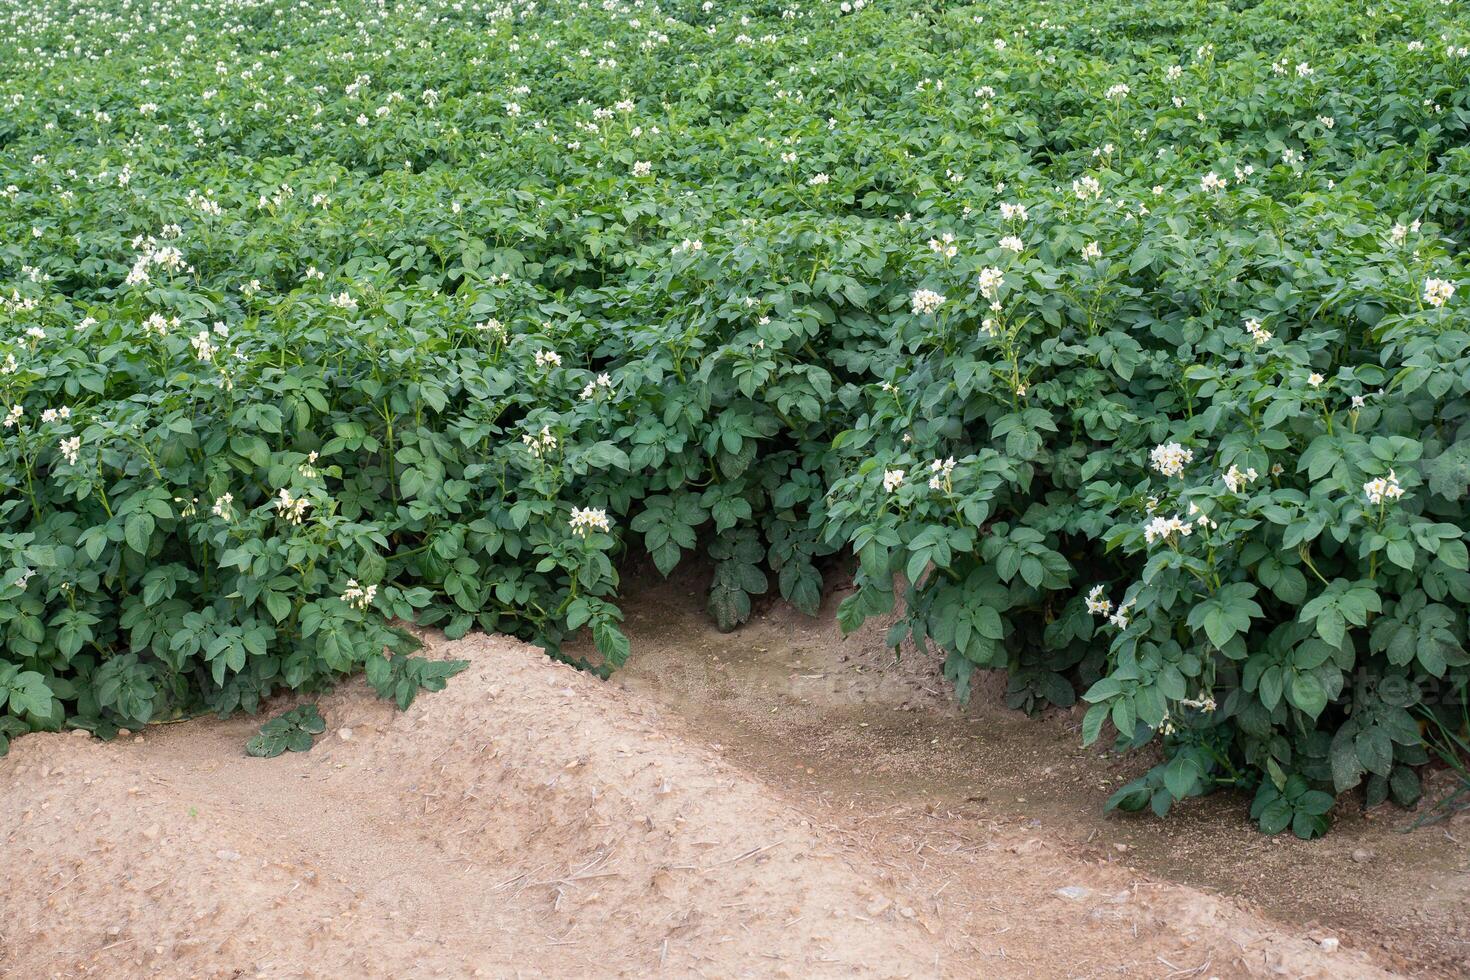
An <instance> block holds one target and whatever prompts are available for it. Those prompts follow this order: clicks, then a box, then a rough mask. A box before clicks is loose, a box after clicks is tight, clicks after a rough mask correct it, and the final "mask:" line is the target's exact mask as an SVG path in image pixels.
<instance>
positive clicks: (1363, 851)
mask: <svg viewBox="0 0 1470 980" xmlns="http://www.w3.org/2000/svg"><path fill="white" fill-rule="evenodd" d="M1353 860H1354V861H1355V862H1357V863H1358V864H1367V863H1368V862H1369V861H1371V860H1373V852H1372V851H1370V850H1368V849H1367V848H1365V847H1360V848H1358V849H1357V850H1356V851H1353Z"/></svg>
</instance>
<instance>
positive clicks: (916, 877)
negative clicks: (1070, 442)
mask: <svg viewBox="0 0 1470 980" xmlns="http://www.w3.org/2000/svg"><path fill="white" fill-rule="evenodd" d="M648 609H649V613H648V614H649V615H650V616H652V617H654V619H655V620H658V621H659V622H660V625H661V627H662V628H661V633H663V634H665V635H668V634H669V633H670V628H671V627H677V628H679V629H682V628H684V624H682V623H680V622H674V623H671V622H670V621H669V620H668V616H667V615H666V612H667V611H665V612H660V610H659V609H658V608H657V607H655V606H652V605H650V606H649V607H648ZM763 630H764V631H765V632H762V631H763ZM706 635H708V636H717V635H718V634H713V633H709V634H705V633H699V634H696V635H695V637H694V638H691V639H690V640H689V643H691V644H694V648H693V649H692V650H691V649H686V651H685V652H686V654H692V655H689V656H685V657H684V658H683V659H682V660H673V659H669V657H668V655H667V653H666V652H665V653H661V652H660V650H664V647H660V646H656V645H654V644H652V643H651V642H645V644H644V646H645V647H647V649H646V651H644V650H640V657H643V656H644V655H645V653H646V659H644V660H641V661H640V663H641V666H640V667H639V668H638V670H637V671H635V672H630V673H629V674H627V675H625V677H624V680H623V681H621V682H619V683H615V684H603V683H601V682H598V681H596V680H594V679H592V678H589V677H587V676H585V675H581V674H578V673H576V672H575V671H572V670H570V669H569V668H565V667H561V666H558V665H555V664H553V663H551V662H550V661H548V660H546V659H545V658H544V657H542V656H541V655H540V654H539V653H537V652H536V651H534V650H531V649H530V648H528V647H525V646H523V645H521V644H518V643H515V642H512V641H509V640H505V639H500V638H491V637H472V638H469V639H466V640H464V641H460V642H458V643H455V644H448V643H444V642H442V641H441V642H431V644H430V648H429V651H428V655H430V656H449V655H453V656H459V657H464V658H466V659H469V660H471V662H472V665H471V667H470V668H469V669H468V670H467V671H465V672H464V673H463V674H461V675H459V676H458V677H456V678H455V679H454V681H453V682H452V683H451V684H450V687H449V689H448V690H446V691H444V692H442V693H439V694H434V695H426V696H424V697H421V698H420V699H419V700H418V702H417V703H416V704H415V705H414V706H413V707H412V708H411V709H410V710H409V711H408V712H406V713H401V714H400V713H398V712H395V711H394V710H392V709H391V708H390V707H389V706H387V705H385V704H384V703H382V702H379V701H377V700H376V699H375V698H373V697H371V695H370V694H369V693H368V692H366V691H365V689H364V688H363V687H362V686H361V685H360V683H353V684H351V685H348V686H347V687H345V688H344V689H343V690H341V691H339V692H337V693H335V694H333V695H330V696H328V697H325V698H323V699H322V700H321V708H322V712H323V714H324V716H325V717H326V719H327V721H328V724H329V726H330V727H329V733H328V734H327V735H326V736H324V737H323V738H322V740H321V741H320V742H319V744H318V746H317V747H316V748H315V749H313V751H311V752H310V753H307V754H303V755H287V756H284V757H282V758H279V759H274V760H259V759H250V758H247V757H245V756H244V755H243V753H242V745H243V742H244V740H245V737H246V736H247V735H248V733H249V732H250V731H251V729H252V727H253V726H252V723H251V721H250V720H248V719H236V720H231V721H227V722H219V721H214V720H199V721H195V722H190V723H187V724H182V725H170V726H160V727H157V728H150V729H149V730H148V732H147V734H146V736H144V737H134V738H128V739H123V740H120V741H118V742H115V743H113V744H102V743H99V742H96V741H93V740H91V739H88V738H86V737H82V736H77V735H35V736H27V737H25V738H22V739H19V740H18V741H17V742H16V743H15V745H14V747H13V748H12V751H11V754H10V755H9V757H7V758H5V759H3V760H0V842H3V858H4V861H3V865H0V866H3V873H0V895H3V896H4V898H3V903H4V908H3V910H0V974H3V975H5V976H15V977H28V978H29V977H52V976H55V977H70V976H98V977H109V978H112V977H133V976H165V977H183V976H190V977H193V976H208V977H226V976H228V977H236V976H263V977H272V978H274V977H298V976H300V977H318V976H319V977H341V976H354V977H355V976H374V977H376V976H385V977H386V976H409V975H412V976H434V975H443V976H456V977H457V976H473V975H482V976H496V977H500V976H505V977H509V976H528V977H529V976H603V975H622V976H634V975H636V976H644V975H650V974H660V975H669V976H710V977H735V976H789V977H813V976H844V977H847V976H864V977H866V976H878V977H931V976H933V977H971V976H986V977H1007V976H1015V977H1036V976H1047V977H1051V976H1057V977H1061V976H1127V977H1142V976H1147V977H1184V976H1200V977H1209V976H1219V977H1231V976H1268V975H1287V976H1320V977H1329V976H1331V977H1355V976H1364V977H1370V976H1384V975H1387V974H1386V973H1385V972H1384V971H1383V970H1382V969H1381V967H1382V966H1384V965H1388V961H1387V960H1386V959H1385V958H1384V957H1383V955H1382V953H1381V951H1376V950H1370V949H1365V948H1360V947H1359V945H1358V944H1356V943H1354V942H1353V941H1352V939H1351V937H1348V936H1343V937H1342V947H1341V948H1339V949H1338V950H1337V951H1336V952H1333V953H1328V952H1326V951H1324V950H1323V949H1322V948H1321V947H1320V946H1319V945H1318V944H1317V943H1316V942H1314V941H1313V938H1312V937H1311V936H1309V935H1308V934H1307V931H1305V930H1303V929H1301V928H1297V927H1296V926H1294V925H1292V924H1286V925H1282V924H1278V923H1277V922H1276V921H1273V920H1272V919H1270V918H1267V917H1265V916H1263V915H1261V914H1259V913H1257V912H1254V911H1251V910H1249V909H1246V908H1243V907H1241V906H1239V905H1237V904H1236V903H1235V902H1233V901H1231V900H1228V899H1222V898H1218V897H1215V896H1212V895H1208V894H1204V893H1202V892H1201V891H1199V890H1196V889H1194V888H1192V887H1188V886H1182V885H1175V884H1169V883H1167V882H1164V881H1162V880H1160V879H1159V878H1157V877H1155V876H1152V875H1149V874H1147V873H1142V872H1140V871H1138V870H1135V869H1133V868H1132V867H1130V866H1128V865H1126V864H1125V863H1123V862H1122V861H1118V860H1115V859H1114V858H1115V857H1116V856H1117V855H1115V854H1113V853H1111V852H1110V846H1109V845H1108V843H1106V842H1103V841H1099V842H1097V846H1095V847H1092V848H1091V849H1086V848H1084V849H1078V848H1076V847H1074V846H1072V845H1071V844H1070V843H1069V842H1068V841H1067V840H1066V839H1065V837H1064V836H1061V835H1059V834H1057V833H1056V832H1055V830H1054V829H1053V828H1052V827H1051V826H1050V825H1049V824H1047V823H1045V822H1043V823H1037V824H1032V825H1029V826H1028V825H1027V824H1026V822H1025V821H1017V820H1016V819H1013V818H1012V817H1010V816H1007V815H1005V814H1003V813H1002V812H1001V810H1000V809H991V808H989V807H988V806H987V805H986V804H985V803H983V802H975V801H973V800H972V801H970V802H968V803H967V802H966V801H965V800H964V798H963V797H959V798H956V799H953V800H950V799H945V798H944V797H943V796H942V795H940V794H937V793H932V792H930V790H929V789H928V788H927V787H928V785H929V784H928V783H926V781H925V780H926V779H928V775H927V774H926V773H923V772H899V771H897V770H896V769H894V766H893V761H894V759H895V758H898V757H897V756H895V755H894V754H893V753H892V752H889V751H887V750H883V751H876V750H871V749H864V747H863V746H865V745H871V744H876V742H874V741H869V740H868V739H867V738H866V731H867V730H866V729H864V728H862V727H861V726H863V725H865V724H869V725H870V724H872V723H869V722H862V721H855V722H854V723H853V725H852V726H851V727H852V728H853V730H854V732H862V733H864V737H863V738H862V739H859V740H854V741H852V742H850V743H848V744H847V747H845V748H844V747H843V743H841V742H834V741H830V740H826V741H824V740H822V739H821V738H820V735H819V733H816V732H811V731H810V729H809V728H804V727H802V725H801V723H800V722H801V719H799V718H796V717H795V711H794V710H793V711H792V715H793V718H792V721H793V722H794V723H795V724H793V725H791V726H786V727H783V726H785V725H786V722H785V721H783V720H782V718H783V711H785V710H786V709H785V708H783V707H782V703H783V702H781V699H782V698H783V697H786V695H785V694H783V693H782V692H781V691H780V690H777V689H776V688H775V687H772V688H771V689H769V690H767V691H766V692H765V695H764V697H763V698H762V699H757V698H753V697H751V698H747V697H746V694H748V693H751V692H746V691H742V690H740V689H739V687H738V685H737V686H734V687H731V688H729V689H728V690H726V692H725V693H726V694H727V695H728V697H729V701H728V702H727V703H726V706H725V707H724V708H718V707H709V705H708V704H706V705H705V706H704V708H702V709H701V710H700V711H696V710H693V709H694V707H695V704H696V702H695V701H692V700H690V699H689V698H687V697H685V695H684V693H680V692H692V691H696V690H700V689H702V688H701V685H703V684H706V683H709V682H711V679H713V678H718V677H720V676H722V675H725V672H724V671H721V670H720V669H719V667H718V665H714V664H713V661H710V664H711V667H710V672H709V673H707V674H706V673H705V672H704V661H703V660H702V659H700V658H701V657H703V656H704V655H705V653H706V651H701V650H699V649H698V643H700V642H702V639H703V638H704V637H705V636H706ZM775 635H780V636H786V637H788V638H799V636H798V635H797V634H795V633H793V632H792V629H791V628H790V626H789V624H785V623H782V622H779V621H776V620H772V619H769V618H768V619H767V620H765V621H764V622H763V623H761V622H758V623H756V624H754V625H753V627H752V628H751V631H750V632H749V633H748V634H744V636H743V641H742V640H741V636H742V635H741V634H736V637H735V638H730V637H721V638H720V639H721V640H722V641H725V642H744V643H745V645H746V646H747V647H749V648H750V649H751V650H752V651H754V652H758V653H760V655H761V657H763V656H764V655H765V654H767V653H770V652H771V651H772V649H773V648H772V647H770V646H766V647H765V649H764V650H757V647H759V646H760V643H761V639H762V637H763V636H775ZM669 642H672V640H670V641H669ZM783 655H784V654H783ZM836 656H839V655H835V654H834V660H835V657H836ZM754 659H755V661H756V662H764V661H763V660H761V658H760V657H756V658H754ZM914 666H915V668H917V666H918V665H914ZM781 673H782V676H783V677H784V676H785V675H786V674H788V673H790V671H787V670H786V669H785V668H784V667H783V668H782V672H781ZM862 673H863V675H868V676H864V677H862V678H860V679H862V680H864V682H866V681H868V680H874V678H872V677H871V675H869V673H868V671H867V669H866V668H865V669H864V671H863V672H862ZM726 676H728V675H726ZM736 676H741V675H736ZM797 676H798V677H800V676H802V675H801V673H798V674H797ZM701 677H704V678H705V680H704V681H700V680H699V678H701ZM681 678H682V679H681ZM684 681H688V682H689V684H688V686H684ZM756 683H757V684H759V683H761V682H759V681H757V682H756ZM770 683H772V684H773V685H774V678H771V679H770ZM915 683H917V684H919V685H920V686H921V687H922V684H923V671H922V670H918V669H915V670H914V671H912V672H905V671H899V672H893V673H890V674H886V675H884V676H883V678H882V679H879V680H876V684H877V687H878V688H881V689H882V690H883V691H887V692H889V693H892V694H894V695H898V694H899V693H900V692H904V691H911V687H910V685H911V684H915ZM713 686H718V685H713ZM713 686H712V687H711V688H710V689H711V690H713ZM656 687H657V688H658V692H655V691H654V688H656ZM844 691H845V692H846V694H848V695H856V694H860V695H862V697H863V698H864V699H870V695H873V694H874V692H873V691H870V690H868V689H867V688H864V687H861V686H859V687H857V688H856V689H853V688H848V687H843V686H841V685H839V687H838V689H837V693H839V694H841V693H843V692H844ZM886 696H887V695H886V694H885V695H883V697H886ZM905 697H907V695H905ZM768 699H769V700H768ZM288 703H289V702H281V703H280V704H277V705H274V706H273V709H274V710H279V709H280V708H283V707H285V706H287V704H288ZM799 703H800V699H799V697H798V698H796V699H794V700H793V704H799ZM834 703H835V702H834ZM870 703H883V702H882V699H881V698H880V699H878V701H876V702H874V701H871V699H870ZM910 704H911V706H912V704H913V702H912V699H910ZM936 704H937V702H936ZM681 705H682V706H683V707H684V708H688V709H690V710H688V711H685V710H682V709H681V707H680V706H681ZM735 705H738V708H734V706H735ZM772 707H773V708H774V709H775V710H774V711H772V710H770V709H771V708H772ZM732 708H734V710H732ZM814 710H815V709H814ZM822 710H826V709H825V708H824V709H822ZM918 710H921V711H925V712H927V711H931V710H934V711H937V710H939V709H938V708H937V707H936V706H935V705H928V706H924V707H922V708H921V709H918ZM722 712H723V713H722ZM752 713H759V714H760V715H762V716H763V717H767V718H769V719H775V721H773V722H772V725H774V727H768V728H760V727H756V726H755V725H753V724H751V723H750V722H751V717H752ZM906 714H909V715H914V714H915V712H906ZM741 719H744V721H741ZM706 725H709V726H711V727H710V728H709V729H708V730H706V729H705V727H704V726H706ZM803 732H807V733H809V734H810V735H811V738H812V743H811V744H809V745H802V744H796V743H795V741H794V740H795V739H796V738H798V737H800V736H801V734H802V733H803ZM766 733H771V734H775V735H777V736H779V737H778V738H774V739H773V738H770V737H768V735H767V734H766ZM926 733H927V729H925V730H923V731H920V730H919V729H918V726H917V725H916V726H913V730H911V731H910V737H911V738H916V737H918V736H920V735H922V734H926ZM732 735H740V736H741V738H740V739H736V738H732V737H730V736H732ZM885 737H888V736H885ZM930 737H933V738H936V739H937V740H938V741H937V742H936V743H935V745H936V747H941V746H942V745H943V743H944V741H945V740H946V739H949V738H951V737H955V736H953V734H952V733H948V732H943V733H940V732H936V733H935V734H934V735H931V736H930ZM925 744H928V743H927V740H925ZM952 748H953V747H952ZM960 748H966V747H964V746H961V747H960ZM966 750H967V749H966ZM802 757H805V758H808V759H809V761H811V762H812V763H814V764H813V765H810V766H807V765H801V764H800V763H798V762H796V761H793V760H796V759H797V758H802ZM823 760H826V761H823ZM1022 762H1023V764H1024V760H1022ZM818 765H822V766H825V767H826V768H825V769H821V770H819V769H818ZM798 766H800V768H799V770H798V768H797V767H798ZM808 770H810V771H808ZM854 770H856V771H855V772H854ZM885 770H890V771H885ZM839 771H840V772H841V773H845V774H847V775H846V776H844V777H843V779H838V778H837V777H838V774H839ZM844 780H846V781H844ZM849 782H850V784H851V786H849ZM880 785H882V786H886V787H887V788H888V789H889V790H891V791H893V792H894V794H895V795H894V797H893V798H892V799H885V798H883V796H882V794H880V793H875V792H874V788H875V787H877V786H880ZM997 785H1000V784H997ZM863 786H867V788H866V789H864V788H863ZM850 788H851V790H852V791H851V792H850V791H849V789H850ZM1005 792H1006V793H1010V789H1009V788H1007V789H1005ZM971 795H973V794H971ZM929 797H932V799H928V798H929ZM926 799H928V803H927V804H926V802H925V800H926Z"/></svg>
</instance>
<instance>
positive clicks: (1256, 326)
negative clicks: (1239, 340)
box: [1245, 317, 1271, 346]
mask: <svg viewBox="0 0 1470 980" xmlns="http://www.w3.org/2000/svg"><path fill="white" fill-rule="evenodd" d="M1245 329H1246V332H1247V333H1249V334H1250V335H1251V339H1252V340H1254V341H1255V342H1256V344H1257V345H1258V346H1259V345H1261V344H1264V343H1266V341H1268V340H1270V339H1271V331H1269V330H1267V329H1266V328H1265V327H1263V326H1261V321H1260V320H1257V319H1256V318H1255V317H1250V318H1248V319H1247V320H1246V321H1245Z"/></svg>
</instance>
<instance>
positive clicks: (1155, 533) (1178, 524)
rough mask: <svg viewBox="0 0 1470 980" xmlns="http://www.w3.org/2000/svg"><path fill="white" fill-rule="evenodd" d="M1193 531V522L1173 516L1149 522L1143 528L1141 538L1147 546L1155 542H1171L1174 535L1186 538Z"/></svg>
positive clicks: (1157, 518)
mask: <svg viewBox="0 0 1470 980" xmlns="http://www.w3.org/2000/svg"><path fill="white" fill-rule="evenodd" d="M1193 530H1194V524H1193V522H1191V521H1186V520H1184V519H1183V518H1181V517H1180V516H1179V515H1178V514H1175V515H1174V516H1173V517H1155V518H1153V519H1152V520H1150V521H1149V522H1148V523H1147V524H1145V525H1144V526H1143V537H1144V540H1145V541H1147V542H1148V543H1149V544H1153V543H1154V542H1155V541H1166V542H1167V541H1172V540H1173V538H1174V536H1175V535H1176V534H1177V535H1178V536H1179V537H1181V538H1187V537H1189V535H1190V532H1191V531H1193Z"/></svg>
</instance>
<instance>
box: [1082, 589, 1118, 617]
mask: <svg viewBox="0 0 1470 980" xmlns="http://www.w3.org/2000/svg"><path fill="white" fill-rule="evenodd" d="M1104 591H1105V587H1104V586H1103V585H1101V584H1099V585H1094V586H1093V587H1092V590H1091V591H1090V592H1088V593H1087V611H1088V612H1090V613H1092V615H1094V616H1106V615H1107V614H1108V613H1110V612H1112V611H1113V603H1112V600H1110V599H1109V598H1108V597H1107V596H1106V595H1104Z"/></svg>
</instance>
